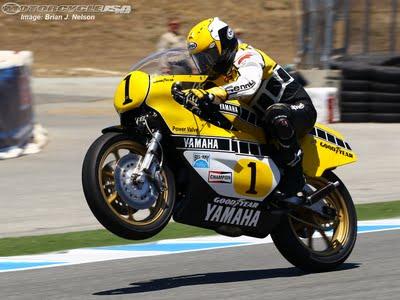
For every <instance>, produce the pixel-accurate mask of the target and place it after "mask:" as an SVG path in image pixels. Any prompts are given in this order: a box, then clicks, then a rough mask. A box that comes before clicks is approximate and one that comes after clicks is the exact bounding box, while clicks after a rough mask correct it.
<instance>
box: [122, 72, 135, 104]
mask: <svg viewBox="0 0 400 300" xmlns="http://www.w3.org/2000/svg"><path fill="white" fill-rule="evenodd" d="M130 79H131V74H129V75H128V76H126V77H125V79H124V80H125V101H124V103H122V104H123V105H126V104H129V103H131V102H132V101H133V100H132V99H131V98H130V97H129V81H130Z"/></svg>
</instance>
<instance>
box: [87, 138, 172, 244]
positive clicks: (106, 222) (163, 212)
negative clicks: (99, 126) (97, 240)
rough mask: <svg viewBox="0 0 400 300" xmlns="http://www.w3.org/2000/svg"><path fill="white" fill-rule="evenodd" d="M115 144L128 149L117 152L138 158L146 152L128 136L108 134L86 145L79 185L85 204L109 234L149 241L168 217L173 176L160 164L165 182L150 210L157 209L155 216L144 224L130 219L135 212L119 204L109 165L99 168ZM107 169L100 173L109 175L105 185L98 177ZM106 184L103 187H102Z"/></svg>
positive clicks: (170, 211)
mask: <svg viewBox="0 0 400 300" xmlns="http://www.w3.org/2000/svg"><path fill="white" fill-rule="evenodd" d="M117 145H122V146H124V147H128V148H121V149H129V151H131V152H135V153H136V154H140V155H144V153H145V151H146V148H145V147H144V146H143V145H142V144H141V143H139V142H136V141H134V140H133V138H132V136H129V135H127V134H121V133H114V132H109V133H105V134H104V135H102V136H100V137H99V138H98V139H97V140H96V141H95V142H94V143H93V144H92V145H91V146H90V148H89V150H88V152H87V153H86V156H85V159H84V162H83V167H82V186H83V191H84V194H85V198H86V201H87V203H88V205H89V207H90V210H91V211H92V213H93V214H94V216H95V217H96V218H97V220H98V221H99V222H100V223H101V224H102V225H103V226H104V227H105V228H107V229H108V230H109V231H111V232H112V233H114V234H116V235H118V236H120V237H122V238H125V239H130V240H142V239H146V238H150V237H152V236H154V235H155V234H157V233H158V232H160V231H161V230H162V229H163V228H164V227H165V226H166V225H167V224H168V221H169V220H170V218H171V215H172V211H173V207H174V202H175V182H174V176H173V174H172V172H171V171H170V170H169V169H168V167H166V166H165V165H164V166H163V176H164V178H165V181H166V185H167V191H166V192H163V193H162V194H161V195H160V197H159V199H158V200H157V201H156V203H155V205H154V210H158V211H157V212H155V213H154V214H155V216H156V217H154V218H153V219H150V218H149V220H146V219H145V220H144V221H136V220H134V217H133V215H134V214H135V213H137V212H138V210H135V209H133V208H132V207H130V206H128V205H127V204H126V203H125V202H123V201H122V200H121V199H120V198H119V196H118V194H117V192H116V191H115V187H113V186H112V181H113V180H114V177H113V170H112V169H110V166H111V165H112V164H113V163H112V162H111V163H109V164H107V165H106V166H102V164H104V161H105V158H104V156H105V155H108V154H110V153H111V152H110V149H115V147H117ZM122 146H121V147H122ZM113 147H114V148H113ZM114 151H115V150H114ZM117 151H119V150H117ZM115 160H117V158H115ZM107 167H108V170H105V172H104V173H106V174H110V173H111V175H106V176H108V177H107V183H105V182H104V181H105V179H104V178H103V177H104V176H105V175H101V174H102V171H103V170H104V169H105V168H107ZM102 168H103V169H102ZM107 172H108V173H107ZM114 183H115V182H114ZM106 185H107V187H105V186H106ZM107 191H109V192H107ZM112 196H114V197H115V200H112V201H113V202H110V203H109V201H108V200H107V199H113V198H114V197H112ZM160 201H161V202H160ZM159 202H160V203H159ZM152 209H153V208H152ZM151 214H153V212H151V211H150V216H151Z"/></svg>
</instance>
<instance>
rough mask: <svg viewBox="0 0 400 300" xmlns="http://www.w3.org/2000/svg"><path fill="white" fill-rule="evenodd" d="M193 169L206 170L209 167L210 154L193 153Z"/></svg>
mask: <svg viewBox="0 0 400 300" xmlns="http://www.w3.org/2000/svg"><path fill="white" fill-rule="evenodd" d="M193 167H195V168H197V169H208V168H209V167H210V154H208V153H193Z"/></svg>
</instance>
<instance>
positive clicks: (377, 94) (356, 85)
mask: <svg viewBox="0 0 400 300" xmlns="http://www.w3.org/2000/svg"><path fill="white" fill-rule="evenodd" d="M372 60H373V61H374V62H377V61H378V59H377V58H374V59H372ZM399 61H400V57H391V58H386V59H382V60H381V61H379V63H380V65H374V64H372V63H369V62H364V63H360V62H358V63H354V62H340V63H336V64H335V67H337V68H339V69H341V70H342V80H341V85H340V93H339V95H340V105H339V106H340V111H341V121H343V122H400V67H399Z"/></svg>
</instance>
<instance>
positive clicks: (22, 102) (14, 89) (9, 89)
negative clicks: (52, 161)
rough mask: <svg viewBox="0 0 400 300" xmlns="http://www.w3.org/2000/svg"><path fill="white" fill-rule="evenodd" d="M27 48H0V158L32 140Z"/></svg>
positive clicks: (28, 53) (29, 62)
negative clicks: (23, 49) (18, 49)
mask: <svg viewBox="0 0 400 300" xmlns="http://www.w3.org/2000/svg"><path fill="white" fill-rule="evenodd" d="M31 63H32V53H31V52H29V51H21V52H18V53H17V52H14V51H0V107H1V109H0V157H1V156H3V155H5V153H7V152H13V151H14V150H15V149H16V148H20V147H21V146H23V145H26V144H27V143H28V142H29V141H30V140H31V139H32V133H33V128H34V124H33V107H32V106H33V105H32V93H31V90H30V65H31Z"/></svg>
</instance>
